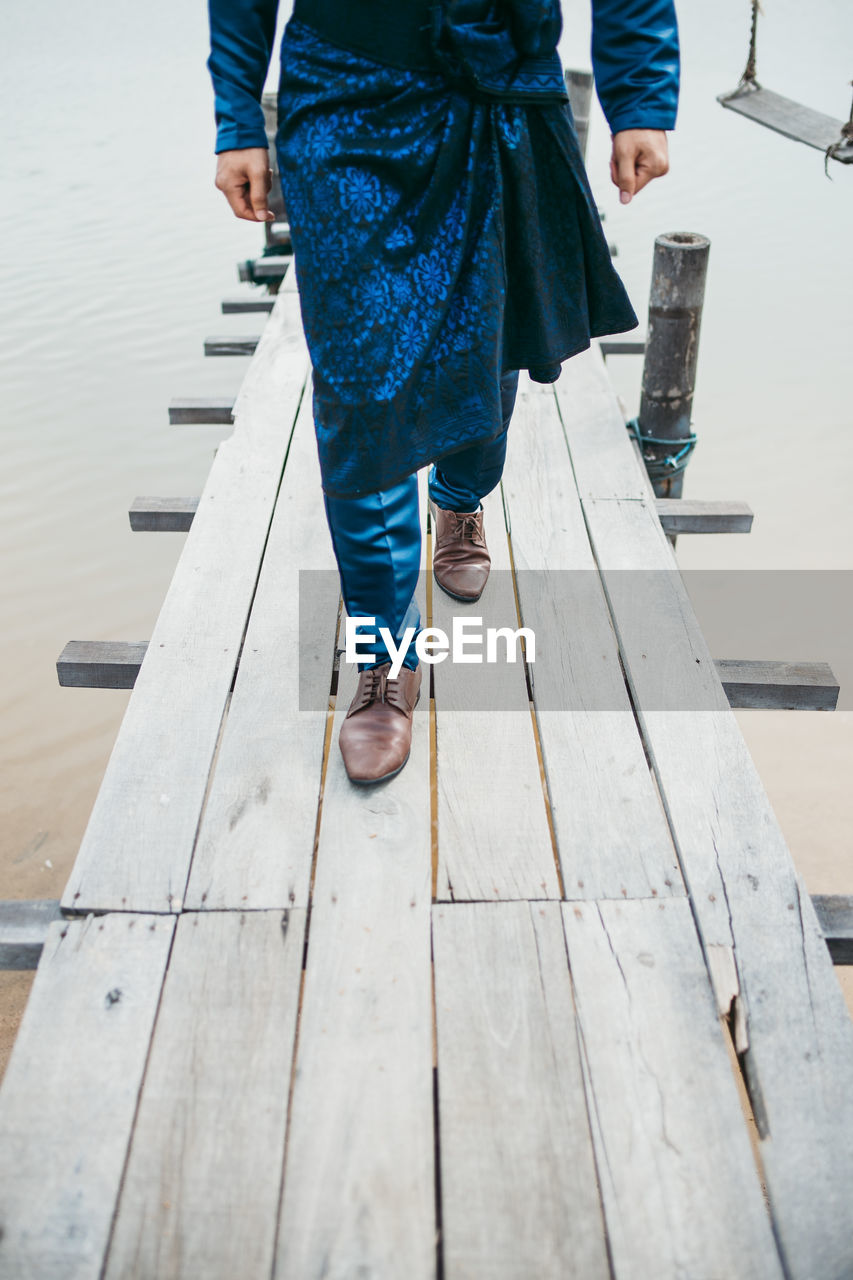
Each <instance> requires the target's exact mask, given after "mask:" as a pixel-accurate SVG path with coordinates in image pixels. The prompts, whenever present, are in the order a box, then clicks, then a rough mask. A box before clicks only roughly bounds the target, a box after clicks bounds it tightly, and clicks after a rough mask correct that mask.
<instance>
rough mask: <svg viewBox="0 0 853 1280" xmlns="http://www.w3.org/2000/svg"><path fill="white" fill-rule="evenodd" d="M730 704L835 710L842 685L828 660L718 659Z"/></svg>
mask: <svg viewBox="0 0 853 1280" xmlns="http://www.w3.org/2000/svg"><path fill="white" fill-rule="evenodd" d="M714 665H715V666H716V668H717V675H718V676H719V677H720V679H721V681H722V682H723V688H724V689H725V691H726V697H727V698H728V700H729V705H730V706H732V707H740V708H753V709H759V708H760V709H764V710H770V711H834V710H835V707H836V704H837V702H838V692H839V685H838V681H837V680H836V678H835V676H834V675H833V674H832V669H831V668H830V667H829V666H828V665H827V664H826V663H825V662H745V661H741V660H738V659H731V658H716V659H715V660H714Z"/></svg>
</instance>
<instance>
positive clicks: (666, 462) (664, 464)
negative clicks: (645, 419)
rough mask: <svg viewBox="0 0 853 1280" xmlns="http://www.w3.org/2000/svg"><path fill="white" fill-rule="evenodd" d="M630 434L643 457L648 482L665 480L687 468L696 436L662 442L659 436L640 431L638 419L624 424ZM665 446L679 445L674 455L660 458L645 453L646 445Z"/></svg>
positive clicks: (632, 419)
mask: <svg viewBox="0 0 853 1280" xmlns="http://www.w3.org/2000/svg"><path fill="white" fill-rule="evenodd" d="M625 426H626V427H627V428H628V431H629V432H630V434H631V435H632V436H633V437H634V439H635V440H636V441H637V444H638V445H639V446H640V453H641V454H642V456H643V462H644V463H645V466H646V471H647V472H648V475H649V479H650V480H660V479H665V478H666V477H668V476H676V475H678V473H679V472H680V471H683V470H684V468H685V467H686V466H687V463H688V461H689V459H690V455H691V453H692V452H693V450H694V448H695V446H696V435H695V433H691V434H690V435H689V436H682V437H680V438H676V439H666V440H662V439H661V438H660V437H659V436H647V435H644V434H643V432H642V431H641V430H640V422H639V419H638V418H631V420H630V422H626V423H625ZM650 444H651V445H665V446H667V447H668V448H673V447H674V446H677V445H681V448H680V449H678V451H677V452H675V453H667V454H665V455H664V457H662V458H656V457H649V455H648V454H647V453H646V445H650Z"/></svg>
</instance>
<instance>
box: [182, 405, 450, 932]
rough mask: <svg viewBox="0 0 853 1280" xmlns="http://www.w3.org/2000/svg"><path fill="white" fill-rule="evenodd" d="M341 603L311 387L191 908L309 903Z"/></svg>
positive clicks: (199, 853) (204, 828)
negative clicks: (324, 493)
mask: <svg viewBox="0 0 853 1280" xmlns="http://www.w3.org/2000/svg"><path fill="white" fill-rule="evenodd" d="M303 574H304V576H302V575H303ZM339 601H340V586H339V581H338V575H337V571H336V568H335V559H334V554H333V552H332V544H331V539H330V538H329V531H328V528H327V526H326V517H325V513H324V510H323V497H322V490H321V487H320V469H319V463H318V460H317V445H316V442H315V439H314V430H313V422H312V417H311V394H310V387H309V389H308V390H307V391H306V394H305V396H304V397H303V400H302V408H301V410H300V413H299V418H298V420H297V424H296V430H295V432H294V436H293V440H292V441H291V445H290V451H289V453H288V457H287V465H286V467H285V469H284V476H283V479H282V484H281V489H280V491H279V495H278V499H277V502H276V509H275V514H274V516H273V523H272V527H271V529H270V536H269V541H268V543H267V549H266V553H265V556H264V563H263V565H262V568H261V576H260V579H259V581H258V587H257V591H256V593H255V600H254V603H253V605H252V616H251V617H250V619H249V626H248V629H247V631H246V638H245V640H244V642H243V651H242V658H241V661H240V669H239V671H238V673H237V679H236V682H235V685H234V691H233V693H232V695H231V702H230V705H229V708H228V720H227V722H226V724H225V728H224V730H223V734H222V739H221V741H220V744H219V750H218V752H217V757H216V768H215V771H214V774H213V779H212V782H211V785H210V790H209V792H208V797H207V802H206V805H205V811H204V817H203V819H202V823H201V828H200V831H199V835H198V840H197V842H196V851H195V854H194V856H193V863H192V869H191V872H190V880H189V884H188V886H187V894H186V901H187V904H188V905H189V906H191V907H197V908H207V909H211V908H213V909H217V908H228V907H230V908H251V907H278V906H285V907H286V906H289V905H291V904H293V905H295V906H307V903H308V888H309V881H310V876H311V862H312V856H313V850H314V835H315V829H316V825H317V802H318V798H319V792H320V781H321V773H322V764H323V742H324V739H325V733H326V717H327V709H328V704H329V690H330V685H331V678H332V667H333V663H334V655H335V634H336V628H337V617H338V604H339ZM426 706H427V703H426V702H424V703H423V708H424V709H425V708H426ZM302 708H304V709H302ZM335 749H336V750H337V748H335Z"/></svg>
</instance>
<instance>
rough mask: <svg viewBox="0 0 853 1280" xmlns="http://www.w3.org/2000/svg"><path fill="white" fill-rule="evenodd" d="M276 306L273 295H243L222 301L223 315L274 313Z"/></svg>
mask: <svg viewBox="0 0 853 1280" xmlns="http://www.w3.org/2000/svg"><path fill="white" fill-rule="evenodd" d="M274 306H275V298H274V297H273V296H272V294H268V293H266V294H264V293H246V294H243V293H241V294H240V295H239V297H234V298H223V299H222V314H223V315H224V316H234V315H242V314H243V313H244V312H255V311H272V309H273V307H274Z"/></svg>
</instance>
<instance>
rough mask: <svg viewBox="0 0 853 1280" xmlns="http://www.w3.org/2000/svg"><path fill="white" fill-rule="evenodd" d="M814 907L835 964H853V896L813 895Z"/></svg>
mask: <svg viewBox="0 0 853 1280" xmlns="http://www.w3.org/2000/svg"><path fill="white" fill-rule="evenodd" d="M812 905H813V906H814V909H815V914H816V915H817V921H818V924H819V925H820V927H821V930H822V931H823V936H824V937H825V938H826V945H827V946H828V947H829V954H830V955H831V956H832V961H833V964H853V895H851V894H843V893H813V894H812Z"/></svg>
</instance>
